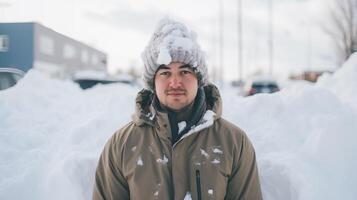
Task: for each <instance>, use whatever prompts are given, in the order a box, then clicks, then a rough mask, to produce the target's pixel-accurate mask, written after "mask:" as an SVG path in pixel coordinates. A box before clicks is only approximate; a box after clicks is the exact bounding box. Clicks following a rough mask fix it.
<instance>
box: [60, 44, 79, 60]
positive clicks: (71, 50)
mask: <svg viewBox="0 0 357 200" xmlns="http://www.w3.org/2000/svg"><path fill="white" fill-rule="evenodd" d="M63 57H64V58H65V59H69V58H75V57H76V49H75V47H74V46H73V45H70V44H65V45H64V47H63Z"/></svg>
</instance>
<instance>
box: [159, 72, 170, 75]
mask: <svg viewBox="0 0 357 200" xmlns="http://www.w3.org/2000/svg"><path fill="white" fill-rule="evenodd" d="M169 74H170V73H169V72H166V71H164V72H161V73H160V75H162V76H167V75H169Z"/></svg>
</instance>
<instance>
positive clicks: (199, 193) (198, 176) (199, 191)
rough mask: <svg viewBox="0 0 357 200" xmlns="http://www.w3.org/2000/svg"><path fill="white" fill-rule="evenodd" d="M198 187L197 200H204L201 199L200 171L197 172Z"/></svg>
mask: <svg viewBox="0 0 357 200" xmlns="http://www.w3.org/2000/svg"><path fill="white" fill-rule="evenodd" d="M196 187H197V199H198V200H202V198H201V175H200V170H198V169H197V170H196Z"/></svg>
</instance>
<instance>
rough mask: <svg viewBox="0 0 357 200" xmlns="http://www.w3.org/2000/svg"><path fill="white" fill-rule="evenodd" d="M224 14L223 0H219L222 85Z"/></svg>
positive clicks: (220, 75)
mask: <svg viewBox="0 0 357 200" xmlns="http://www.w3.org/2000/svg"><path fill="white" fill-rule="evenodd" d="M223 28H224V16H223V0H220V1H219V65H220V72H219V79H220V83H221V86H223V77H224V58H223V56H224V51H223V48H224V38H223V34H224V30H223Z"/></svg>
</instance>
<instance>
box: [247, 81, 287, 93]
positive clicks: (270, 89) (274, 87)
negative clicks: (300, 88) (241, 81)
mask: <svg viewBox="0 0 357 200" xmlns="http://www.w3.org/2000/svg"><path fill="white" fill-rule="evenodd" d="M245 88H246V89H245V90H246V96H251V95H254V94H258V93H274V92H278V91H279V90H280V88H279V85H278V83H277V82H276V81H275V80H274V79H269V78H257V79H254V80H251V81H249V82H248V83H247V84H246V87H245Z"/></svg>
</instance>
